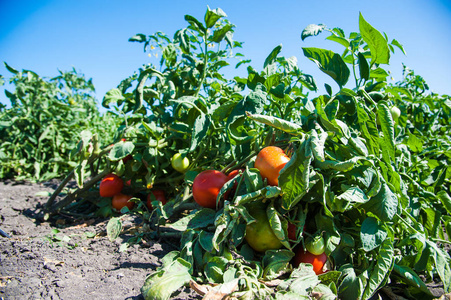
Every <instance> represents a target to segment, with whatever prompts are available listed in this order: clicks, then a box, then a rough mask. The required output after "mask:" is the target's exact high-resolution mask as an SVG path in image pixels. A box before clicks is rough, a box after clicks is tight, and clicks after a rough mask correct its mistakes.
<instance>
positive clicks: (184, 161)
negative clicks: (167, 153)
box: [171, 153, 189, 173]
mask: <svg viewBox="0 0 451 300" xmlns="http://www.w3.org/2000/svg"><path fill="white" fill-rule="evenodd" d="M171 165H172V167H173V168H174V170H176V171H177V172H180V173H185V171H186V170H187V169H188V167H189V159H188V158H187V157H182V155H181V154H180V153H176V154H174V156H173V157H172V159H171Z"/></svg>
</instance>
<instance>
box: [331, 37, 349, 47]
mask: <svg viewBox="0 0 451 300" xmlns="http://www.w3.org/2000/svg"><path fill="white" fill-rule="evenodd" d="M326 40H330V41H334V42H336V43H339V44H340V45H342V46H344V47H345V48H349V47H350V46H351V44H350V43H349V41H348V40H347V39H346V38H344V37H341V36H336V35H330V36H328V37H327V38H326Z"/></svg>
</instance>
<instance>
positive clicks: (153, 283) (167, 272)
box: [141, 258, 191, 300]
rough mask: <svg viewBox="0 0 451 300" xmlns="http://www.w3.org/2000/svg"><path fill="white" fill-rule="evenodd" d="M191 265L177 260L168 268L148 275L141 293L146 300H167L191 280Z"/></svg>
mask: <svg viewBox="0 0 451 300" xmlns="http://www.w3.org/2000/svg"><path fill="white" fill-rule="evenodd" d="M190 268H191V265H190V264H189V263H188V262H187V261H185V260H183V259H181V258H177V260H176V261H174V262H173V263H172V264H171V265H170V266H169V267H167V268H165V269H163V270H160V271H157V272H155V273H153V274H151V275H149V276H148V277H147V278H146V280H145V282H144V285H143V287H142V288H141V292H142V294H143V296H144V299H146V300H167V299H169V298H170V297H171V295H172V294H173V293H174V292H176V291H177V290H178V289H179V288H181V287H182V286H184V285H185V284H188V283H189V282H190V280H191V275H190V273H189V270H190Z"/></svg>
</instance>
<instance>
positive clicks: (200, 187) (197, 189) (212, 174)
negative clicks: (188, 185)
mask: <svg viewBox="0 0 451 300" xmlns="http://www.w3.org/2000/svg"><path fill="white" fill-rule="evenodd" d="M227 181H228V179H227V175H225V174H224V173H222V172H219V171H216V170H206V171H203V172H201V173H199V174H198V175H197V176H196V178H194V182H193V197H194V200H195V201H196V202H197V204H199V205H200V206H202V207H208V208H213V209H215V208H216V198H217V197H218V194H219V191H220V190H221V188H222V186H223V185H224V183H226V182H227Z"/></svg>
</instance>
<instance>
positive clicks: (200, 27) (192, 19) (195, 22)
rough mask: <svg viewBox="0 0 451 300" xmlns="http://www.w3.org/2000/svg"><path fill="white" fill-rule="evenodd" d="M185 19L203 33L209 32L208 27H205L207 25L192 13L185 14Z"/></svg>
mask: <svg viewBox="0 0 451 300" xmlns="http://www.w3.org/2000/svg"><path fill="white" fill-rule="evenodd" d="M185 21H187V22H188V23H190V25H191V26H192V27H193V28H194V29H195V30H197V31H199V32H200V33H202V34H205V33H206V32H207V29H205V26H204V25H203V24H202V23H201V22H200V21H199V20H197V19H196V18H195V17H193V16H190V15H185Z"/></svg>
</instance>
